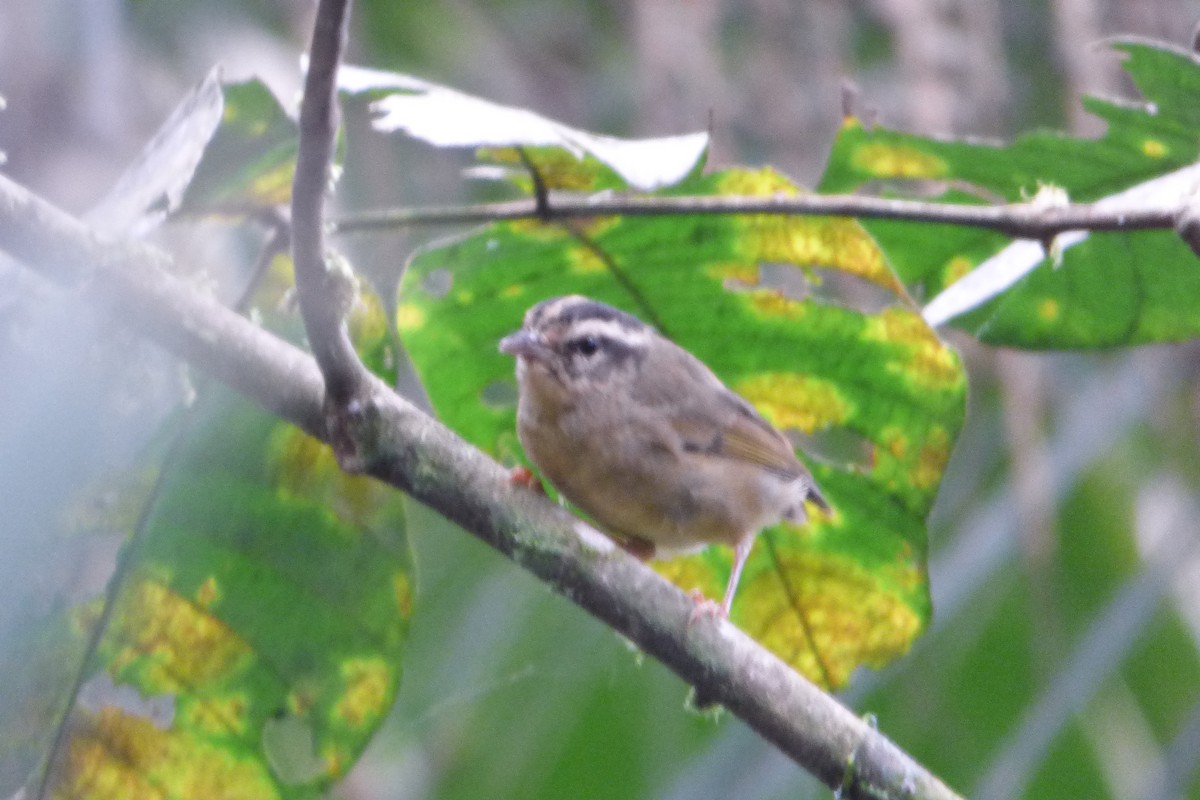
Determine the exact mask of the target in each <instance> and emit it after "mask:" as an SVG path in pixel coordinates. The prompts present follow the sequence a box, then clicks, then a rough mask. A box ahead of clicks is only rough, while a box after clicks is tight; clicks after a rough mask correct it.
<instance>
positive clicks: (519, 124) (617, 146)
mask: <svg viewBox="0 0 1200 800" xmlns="http://www.w3.org/2000/svg"><path fill="white" fill-rule="evenodd" d="M338 84H339V86H340V87H341V88H342V90H343V91H346V92H352V93H356V92H365V91H372V90H389V91H392V92H393V93H392V94H388V95H387V96H386V97H383V98H382V99H380V100H377V101H376V102H375V103H374V105H373V108H374V110H375V111H376V112H377V114H378V116H377V117H376V119H375V121H374V125H375V128H376V129H378V130H381V131H387V132H392V131H403V132H405V133H407V134H408V135H409V136H413V137H415V138H417V139H422V140H424V141H426V142H429V143H430V144H433V145H436V146H438V147H486V148H513V147H521V148H536V147H544V148H555V149H558V150H560V151H563V152H565V153H568V154H569V155H570V156H571V157H572V158H573V159H575V161H577V162H578V161H582V160H583V159H584V157H585V156H588V157H591V158H592V159H595V160H596V161H597V162H599V163H600V164H603V165H605V166H606V167H608V168H610V169H612V170H613V171H614V172H615V173H617V174H618V175H619V176H620V177H621V179H622V180H623V181H624V182H625V183H626V184H627V185H628V186H629V187H632V188H634V189H642V190H650V189H657V188H659V187H661V186H666V185H669V184H673V183H676V182H678V181H680V180H682V179H683V178H684V177H686V176H687V175H689V174H691V173H692V172H693V171H694V170H695V169H696V168H697V166H698V165H699V164H700V162H701V159H702V158H703V157H704V154H705V152H706V150H707V148H708V134H707V133H692V134H687V135H683V136H666V137H661V138H656V139H618V138H615V137H612V136H602V135H600V134H596V133H589V132H588V131H582V130H579V129H578V128H572V127H571V126H569V125H564V124H563V123H561V122H556V121H555V120H552V119H549V118H547V117H543V116H542V115H540V114H537V113H535V112H533V111H530V110H528V109H525V108H517V107H514V106H505V105H501V104H499V103H493V102H492V101H490V100H484V99H483V98H480V97H474V96H472V95H469V94H465V93H463V92H460V91H457V90H455V89H451V88H449V87H446V86H440V85H438V84H435V83H430V82H428V81H423V80H420V79H418V78H414V77H412V76H409V75H399V74H396V73H390V72H381V71H379V70H369V69H364V68H361V67H343V68H342V69H341V70H340V71H339V75H338ZM539 166H540V164H539ZM554 174H555V173H554V172H553V171H548V175H547V182H548V184H549V185H550V187H551V188H577V186H578V183H577V182H559V181H556V180H555V179H554Z"/></svg>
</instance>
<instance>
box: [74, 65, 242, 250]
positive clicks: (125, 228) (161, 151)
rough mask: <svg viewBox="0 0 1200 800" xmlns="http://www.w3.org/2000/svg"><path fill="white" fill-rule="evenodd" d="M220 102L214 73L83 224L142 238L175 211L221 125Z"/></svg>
mask: <svg viewBox="0 0 1200 800" xmlns="http://www.w3.org/2000/svg"><path fill="white" fill-rule="evenodd" d="M224 107H225V97H224V94H223V92H222V89H221V71H220V69H219V68H214V69H213V70H212V72H210V73H209V74H208V76H207V77H206V78H205V79H204V80H203V81H201V83H200V85H199V86H197V87H196V88H195V89H193V90H192V91H191V92H190V93H189V94H188V95H187V97H185V98H184V99H183V101H182V102H181V103H180V104H179V105H178V106H177V107H176V109H175V110H174V111H173V112H172V113H171V116H170V117H168V118H167V121H166V122H164V123H163V125H162V127H161V128H159V130H158V132H157V133H156V134H155V135H154V138H153V139H151V140H150V143H149V144H147V145H146V147H145V148H144V149H143V150H142V152H141V153H139V154H138V157H137V158H136V159H135V160H134V162H133V163H132V164H130V165H129V166H128V167H127V168H126V169H125V172H124V173H122V174H121V177H120V178H118V179H117V182H116V183H115V184H113V187H112V188H111V189H110V190H109V191H108V193H107V194H105V196H104V197H103V198H102V199H101V200H100V202H99V203H98V204H97V205H96V206H95V207H94V208H93V209H92V210H91V211H89V212H88V214H87V216H86V219H87V222H88V224H90V225H92V226H93V227H95V228H97V229H99V230H102V231H106V232H109V233H114V234H126V233H128V232H130V231H132V232H134V233H141V232H143V231H144V230H145V229H147V228H150V227H152V226H153V225H155V224H157V223H158V222H160V221H161V220H162V219H164V218H165V217H166V216H167V215H168V214H170V213H172V212H174V211H175V210H176V209H177V208H178V207H179V204H180V203H181V202H182V200H183V195H184V191H185V190H186V189H187V187H188V184H190V183H191V181H192V176H193V175H194V174H195V172H196V167H197V166H198V165H199V164H200V160H201V158H202V157H203V155H204V151H205V148H207V147H208V145H209V142H210V140H211V139H212V136H213V133H214V132H215V131H216V129H217V126H218V125H219V124H220V122H221V114H222V111H223V110H224Z"/></svg>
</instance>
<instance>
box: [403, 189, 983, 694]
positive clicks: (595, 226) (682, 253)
mask: <svg viewBox="0 0 1200 800" xmlns="http://www.w3.org/2000/svg"><path fill="white" fill-rule="evenodd" d="M672 191H673V192H679V193H686V194H723V193H736V194H774V193H777V192H795V191H797V189H796V187H795V186H794V185H792V184H791V183H790V182H788V181H787V180H786V179H784V178H783V177H782V176H780V175H778V174H776V173H774V172H771V171H769V170H759V171H746V170H729V171H727V172H722V173H717V174H713V175H708V176H705V177H702V178H692V179H689V180H687V181H685V182H683V183H682V184H680V185H679V186H677V187H674V188H673V189H672ZM768 266H769V267H771V269H767V268H766V267H768ZM826 282H828V283H829V284H841V283H845V284H847V285H848V286H849V287H850V288H851V289H852V290H853V291H852V292H850V295H848V296H845V297H841V298H840V300H839V299H837V298H829V297H826V296H824V295H823V294H822V293H823V292H826V287H825V286H824V284H825V283H826ZM567 293H580V294H584V295H588V296H591V297H594V298H596V299H598V300H602V301H604V302H607V303H611V304H613V305H617V306H619V307H621V308H623V309H625V310H627V311H630V312H632V313H634V314H636V315H638V316H640V317H641V318H642V319H644V320H646V321H647V322H650V323H651V324H654V325H655V326H657V327H658V328H659V330H660V331H662V332H663V333H664V334H666V335H667V336H669V337H670V338H672V339H673V340H675V341H676V342H678V343H679V344H680V345H682V346H683V347H685V348H687V349H688V350H690V351H691V352H693V353H694V354H695V355H696V356H698V357H699V358H700V359H701V360H703V361H705V362H706V363H707V364H708V365H709V366H710V367H712V368H713V370H714V371H715V372H716V373H717V374H718V375H719V376H720V377H721V378H722V379H723V380H724V381H725V382H726V383H727V384H728V385H729V386H730V387H731V388H733V389H734V390H736V391H738V392H740V393H741V394H742V395H743V396H745V397H746V398H747V399H748V400H750V401H751V402H752V403H753V404H754V405H755V406H756V407H757V408H758V409H759V410H760V411H761V412H762V413H763V414H764V416H766V417H767V418H768V419H770V420H771V421H772V422H773V423H774V424H776V425H777V426H779V427H780V428H782V429H785V430H788V431H789V432H794V433H797V434H815V435H816V437H817V438H819V437H820V436H821V435H822V434H832V433H834V432H841V433H842V434H843V438H844V439H845V440H848V441H853V442H856V443H857V445H856V446H855V447H850V448H846V452H845V453H841V454H840V455H839V457H837V458H832V457H831V458H825V457H823V454H820V453H815V454H814V453H810V454H807V455H806V454H804V453H802V454H801V455H802V456H805V457H806V460H807V461H808V462H809V464H810V466H811V467H812V469H813V473H814V475H815V477H816V480H817V483H818V485H819V486H820V487H821V490H822V492H823V493H824V495H825V496H826V497H827V498H828V499H829V501H830V503H831V504H832V506H833V509H834V510H833V512H832V513H831V514H828V515H825V514H822V513H820V512H819V511H816V510H815V509H813V514H812V519H811V521H810V522H809V523H808V524H806V525H805V526H803V527H795V526H792V525H783V526H779V527H777V528H775V529H772V530H771V531H769V532H767V533H766V534H765V535H764V536H760V537H759V539H758V541H757V543H756V545H755V547H754V550H753V552H752V555H751V557H750V561H749V563H748V565H747V567H746V572H745V575H744V577H743V582H742V588H741V589H740V591H739V594H738V597H737V599H736V600H735V601H734V605H733V614H732V616H733V620H734V621H735V622H736V623H737V624H738V625H740V626H741V627H743V628H744V629H745V630H747V631H748V632H750V633H752V634H753V635H754V636H755V637H756V638H758V639H759V640H760V641H761V642H763V643H764V644H765V645H766V646H768V647H770V648H771V649H772V650H773V651H774V652H776V653H777V654H779V655H780V656H781V657H783V658H785V659H787V660H788V662H789V663H791V664H792V665H794V666H795V667H796V668H797V669H800V670H803V671H804V672H805V674H807V675H809V676H810V677H812V678H813V679H814V680H817V681H819V682H822V683H824V684H827V685H830V686H840V685H842V684H843V683H844V682H845V680H846V679H847V677H848V676H849V674H850V672H851V671H852V670H853V669H854V667H855V666H857V665H859V664H868V665H879V664H882V663H884V662H886V661H887V660H888V659H889V658H893V657H895V656H896V655H898V654H900V653H903V652H905V650H906V649H907V648H908V646H909V644H910V643H911V642H912V640H913V638H914V637H915V636H917V635H918V634H919V633H920V631H921V630H922V629H923V627H924V625H925V623H926V621H927V620H928V618H929V613H930V608H929V596H928V585H927V582H926V579H925V551H926V537H925V527H924V519H925V516H926V514H927V513H928V511H929V508H930V506H931V504H932V502H933V498H934V496H935V494H936V491H937V486H938V483H939V481H940V479H941V476H942V473H943V471H944V469H945V466H946V462H947V460H948V459H949V456H950V451H951V448H952V447H953V444H954V440H955V438H956V436H957V434H958V430H959V428H960V426H961V424H962V418H963V401H964V394H965V388H966V384H965V378H964V375H963V371H962V367H961V364H960V363H959V360H958V357H957V356H956V354H955V353H954V352H953V350H951V349H950V348H948V347H947V346H946V345H945V344H944V343H942V342H941V341H940V340H939V339H938V338H937V336H935V335H934V333H933V331H932V330H930V329H929V327H928V326H927V325H925V323H924V322H923V321H922V319H921V317H920V315H919V313H918V312H917V310H916V309H915V308H913V307H912V306H911V304H910V303H909V302H908V300H907V297H906V296H905V294H904V289H903V287H902V286H901V284H900V283H899V282H898V281H897V279H896V277H895V275H894V274H893V273H892V272H891V270H890V269H889V267H888V264H887V262H886V260H885V259H884V257H883V255H882V253H881V252H880V250H879V248H878V247H877V246H876V245H875V243H874V242H873V241H872V240H871V238H870V237H869V236H867V235H866V233H865V232H864V231H863V230H862V228H861V227H859V226H858V225H857V224H855V223H854V222H853V221H851V220H845V219H803V218H790V217H782V216H771V215H728V216H715V215H708V216H705V215H694V216H687V215H684V216H665V217H659V218H651V217H624V218H623V217H604V218H597V219H592V220H588V221H585V222H581V223H577V224H572V225H569V226H554V225H544V224H541V223H532V222H524V223H510V224H497V225H492V226H490V227H488V228H486V229H485V230H482V231H480V232H478V233H475V234H472V235H469V236H466V237H464V238H462V239H459V240H457V241H455V242H453V243H451V244H449V245H443V246H441V247H438V248H437V249H433V250H429V251H427V252H424V253H422V254H420V255H419V256H418V257H417V258H416V259H415V260H414V261H413V263H412V264H411V266H410V268H409V270H408V272H407V273H406V275H405V277H404V280H403V282H402V285H401V294H400V303H399V308H398V315H397V322H398V326H399V329H400V332H401V335H402V337H403V338H404V340H405V343H406V344H407V346H408V348H409V351H410V353H411V355H412V358H413V361H414V364H415V365H416V367H417V369H418V372H419V373H420V375H421V378H422V381H423V383H424V385H425V388H426V390H427V391H428V393H429V396H430V398H431V400H432V402H433V405H434V407H435V409H436V410H437V412H438V413H439V414H440V415H441V416H442V417H443V418H444V419H446V421H447V422H448V423H449V424H450V425H451V426H452V427H454V428H455V429H456V430H458V431H459V432H460V433H462V434H463V435H464V436H466V437H467V438H469V439H470V440H472V441H473V442H475V443H477V444H479V445H480V446H482V447H484V448H485V449H487V450H489V451H491V452H492V453H495V454H496V455H498V456H500V457H501V458H504V459H508V460H510V461H516V460H519V459H520V458H521V453H520V446H519V444H518V443H517V440H516V435H515V414H514V411H515V403H514V401H513V398H514V397H515V391H514V390H513V383H514V379H513V366H514V365H513V363H512V361H511V359H510V358H508V357H506V356H504V355H502V354H500V353H499V352H497V350H496V343H497V341H498V340H499V339H500V338H501V337H502V336H503V335H505V334H507V333H509V332H511V331H513V330H514V329H515V328H517V327H519V325H520V323H521V318H522V315H523V314H524V311H525V310H526V309H527V308H528V307H529V306H530V305H532V304H534V303H536V302H538V301H540V300H543V299H545V298H547V297H551V296H554V295H559V294H567ZM826 293H827V292H826ZM863 294H870V295H880V296H882V297H884V298H885V299H886V300H887V302H884V303H882V304H881V306H882V307H880V308H875V307H872V308H869V309H867V308H859V307H857V304H856V302H855V298H856V297H858V296H861V295H863ZM818 295H821V296H818ZM447 363H453V364H454V365H455V368H454V369H445V368H444V365H445V364H447ZM502 389H506V390H505V391H502ZM846 453H850V454H851V455H850V456H849V457H847V456H846ZM731 563H732V555H731V552H730V550H729V548H727V547H724V546H713V547H710V548H708V549H707V550H705V551H703V552H701V553H699V554H696V555H692V556H687V557H684V558H679V559H673V560H670V561H665V562H658V563H657V566H658V568H659V569H660V570H661V572H662V573H663V574H664V575H667V576H668V577H670V578H671V580H673V581H675V582H676V583H677V584H678V585H680V586H681V587H682V588H684V589H686V590H690V589H693V588H697V587H698V588H700V589H701V590H703V591H704V592H705V593H706V594H707V595H708V596H710V597H719V596H720V592H721V590H722V589H723V586H724V583H725V581H726V579H727V577H728V575H729V571H730V567H731Z"/></svg>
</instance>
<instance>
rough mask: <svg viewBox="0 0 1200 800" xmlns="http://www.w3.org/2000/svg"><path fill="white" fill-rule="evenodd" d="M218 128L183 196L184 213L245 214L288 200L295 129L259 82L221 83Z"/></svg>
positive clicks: (294, 156)
mask: <svg viewBox="0 0 1200 800" xmlns="http://www.w3.org/2000/svg"><path fill="white" fill-rule="evenodd" d="M223 91H224V95H225V105H224V113H223V114H222V116H221V124H220V125H219V126H218V127H217V131H216V134H215V135H214V136H213V138H212V141H211V142H209V144H208V147H207V148H205V151H204V157H203V158H202V159H201V161H200V165H199V166H198V167H197V169H196V176H195V178H194V179H193V180H192V182H191V184H190V185H189V186H188V189H187V193H186V194H185V195H184V198H183V203H182V210H183V211H184V212H187V213H190V214H230V213H236V214H248V213H253V212H255V211H258V210H260V209H263V208H271V207H275V206H280V205H286V204H287V203H288V202H289V201H290V200H291V196H292V174H293V172H294V171H295V166H296V164H295V162H296V145H297V142H298V141H299V129H298V128H297V125H296V121H295V120H293V119H292V118H291V117H290V116H289V115H288V113H287V112H286V111H285V110H284V108H283V106H282V105H280V103H279V101H278V100H277V99H276V98H275V95H273V94H272V93H271V90H270V89H268V88H267V86H266V84H264V83H263V82H262V81H259V80H248V81H244V82H242V83H233V84H226V85H225V86H224V87H223Z"/></svg>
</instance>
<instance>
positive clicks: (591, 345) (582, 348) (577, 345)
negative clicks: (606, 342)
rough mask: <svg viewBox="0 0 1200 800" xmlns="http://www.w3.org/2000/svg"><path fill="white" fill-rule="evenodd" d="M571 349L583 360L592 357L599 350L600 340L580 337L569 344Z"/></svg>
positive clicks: (593, 337) (592, 337)
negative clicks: (582, 357)
mask: <svg viewBox="0 0 1200 800" xmlns="http://www.w3.org/2000/svg"><path fill="white" fill-rule="evenodd" d="M571 349H572V350H574V351H575V352H576V353H579V354H581V355H582V356H584V357H585V358H586V357H589V356H594V355H596V351H597V350H599V349H600V339H599V338H598V337H595V336H580V337H579V338H578V339H575V340H574V341H572V342H571Z"/></svg>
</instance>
